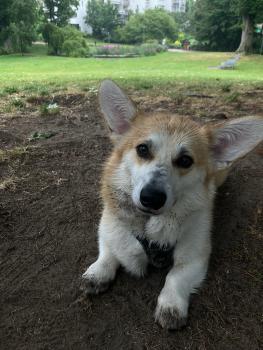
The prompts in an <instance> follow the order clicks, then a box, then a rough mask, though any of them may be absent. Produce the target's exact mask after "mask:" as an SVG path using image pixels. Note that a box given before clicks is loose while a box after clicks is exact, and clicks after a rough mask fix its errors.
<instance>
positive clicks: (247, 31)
mask: <svg viewBox="0 0 263 350" xmlns="http://www.w3.org/2000/svg"><path fill="white" fill-rule="evenodd" d="M253 32H254V23H253V20H252V18H251V16H249V15H244V16H243V28H242V36H241V42H240V45H239V48H238V49H237V52H240V53H245V54H248V53H250V52H252V44H253Z"/></svg>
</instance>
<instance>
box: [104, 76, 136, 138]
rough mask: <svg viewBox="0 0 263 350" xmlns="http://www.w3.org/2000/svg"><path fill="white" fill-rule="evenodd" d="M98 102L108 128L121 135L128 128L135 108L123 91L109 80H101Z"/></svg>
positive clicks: (134, 113)
mask: <svg viewBox="0 0 263 350" xmlns="http://www.w3.org/2000/svg"><path fill="white" fill-rule="evenodd" d="M99 104H100V108H101V112H102V114H103V115H104V118H105V119H106V121H107V123H108V126H109V128H110V130H111V131H112V132H113V133H114V134H115V135H122V134H124V133H125V132H126V131H128V129H129V128H130V123H131V120H132V119H133V118H134V116H135V115H136V108H135V107H134V104H133V103H132V101H131V100H130V99H129V98H128V97H127V96H126V95H125V93H124V92H123V91H122V90H121V89H120V88H119V86H118V85H116V84H115V83H114V82H113V81H111V80H103V82H102V83H101V85H100V88H99Z"/></svg>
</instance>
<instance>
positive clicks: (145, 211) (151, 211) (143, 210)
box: [136, 206, 161, 215]
mask: <svg viewBox="0 0 263 350" xmlns="http://www.w3.org/2000/svg"><path fill="white" fill-rule="evenodd" d="M136 208H137V210H138V211H139V212H140V213H143V214H145V215H160V214H161V212H160V211H159V210H154V209H147V208H141V207H138V206H136Z"/></svg>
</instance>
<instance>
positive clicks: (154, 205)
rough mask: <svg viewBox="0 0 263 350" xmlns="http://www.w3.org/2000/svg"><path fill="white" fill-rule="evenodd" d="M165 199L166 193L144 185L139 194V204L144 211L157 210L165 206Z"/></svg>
mask: <svg viewBox="0 0 263 350" xmlns="http://www.w3.org/2000/svg"><path fill="white" fill-rule="evenodd" d="M166 199H167V196H166V193H165V192H164V191H163V190H160V189H158V188H156V187H154V186H152V185H146V186H145V187H143V189H142V190H141V193H140V202H141V204H142V205H143V207H144V208H146V209H153V210H159V209H161V208H162V207H163V206H164V205H165V202H166Z"/></svg>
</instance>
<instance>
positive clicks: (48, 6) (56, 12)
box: [44, 0, 79, 27]
mask: <svg viewBox="0 0 263 350" xmlns="http://www.w3.org/2000/svg"><path fill="white" fill-rule="evenodd" d="M78 5H79V0H44V9H45V15H46V18H47V19H48V21H49V22H51V23H54V24H56V25H57V26H60V27H63V26H65V25H67V24H68V23H69V20H70V18H72V17H73V16H74V15H75V14H76V10H77V8H78Z"/></svg>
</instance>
